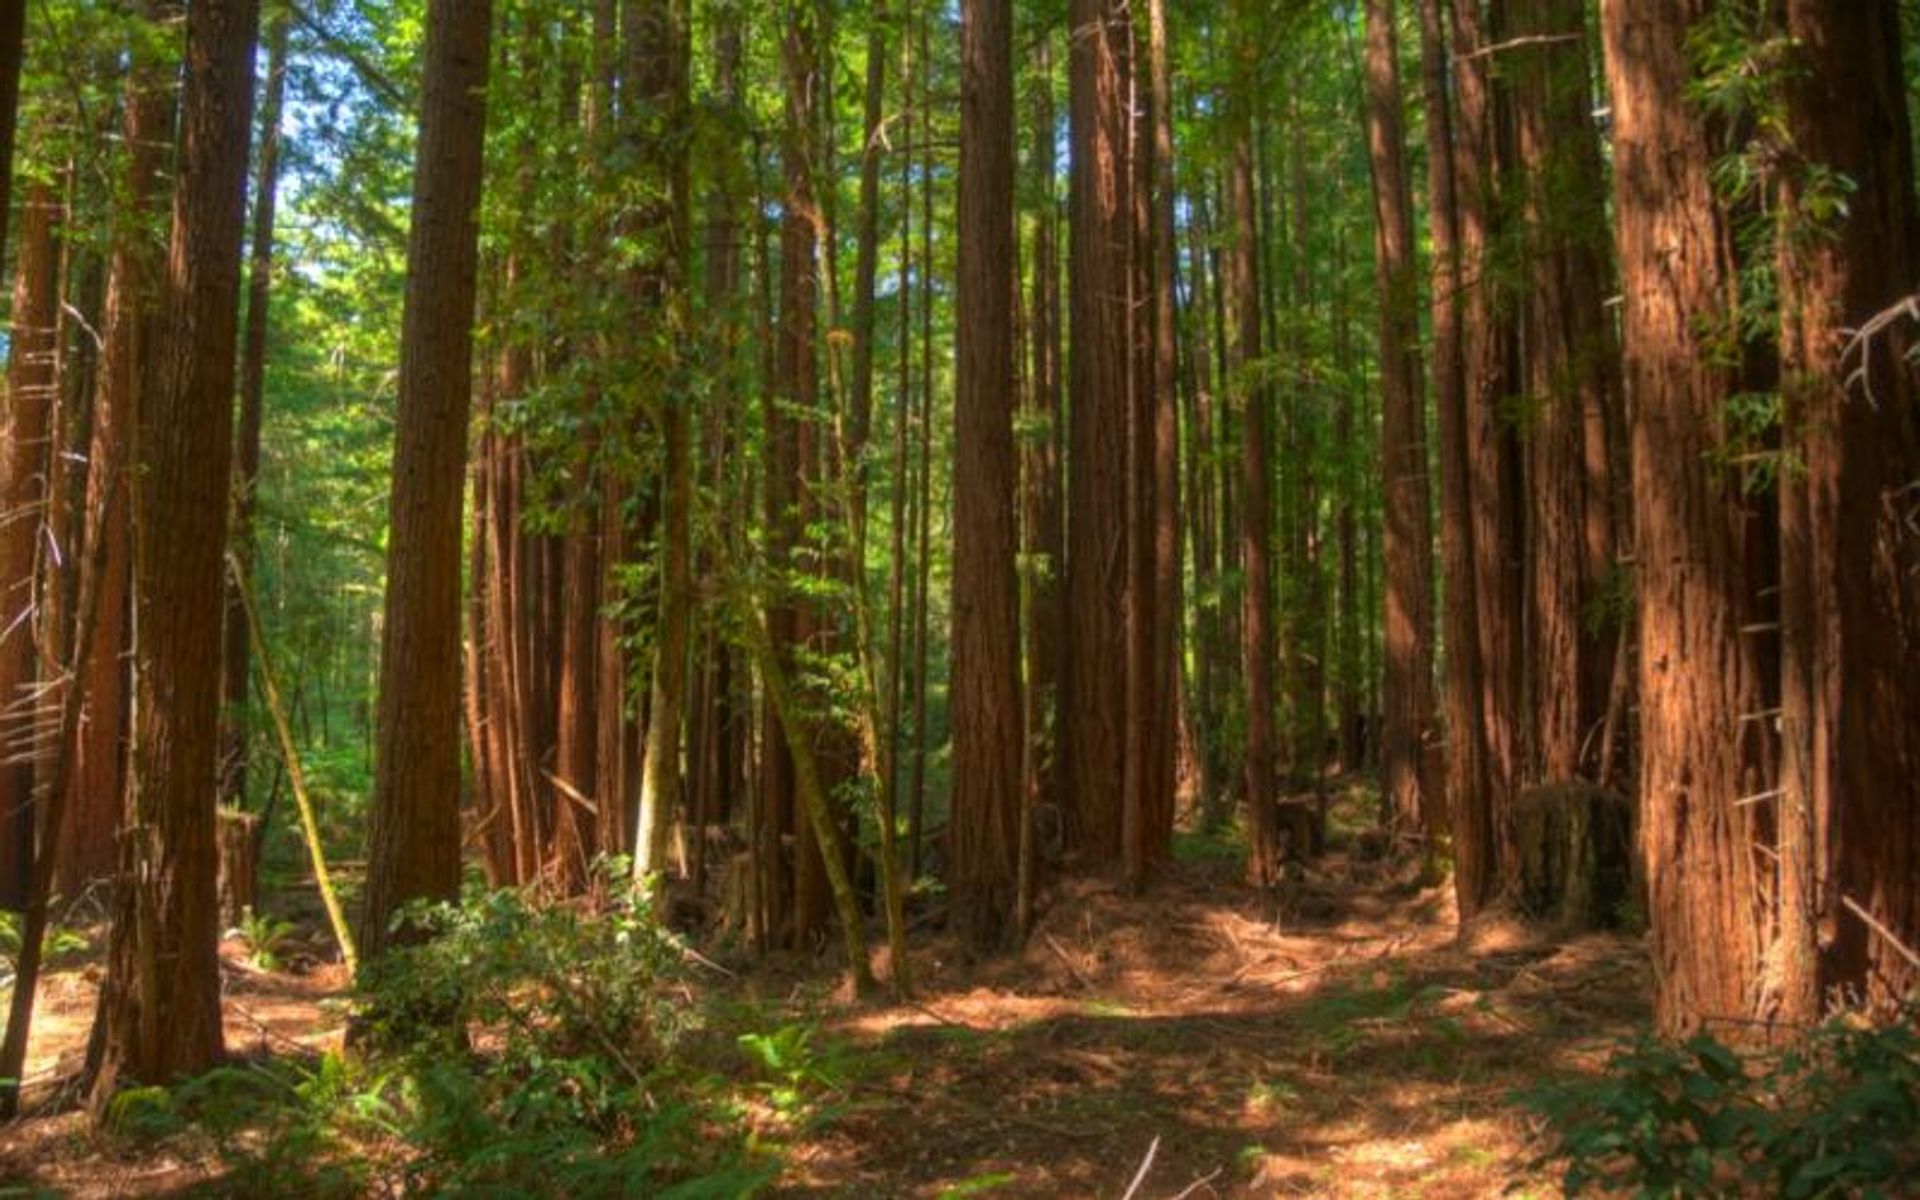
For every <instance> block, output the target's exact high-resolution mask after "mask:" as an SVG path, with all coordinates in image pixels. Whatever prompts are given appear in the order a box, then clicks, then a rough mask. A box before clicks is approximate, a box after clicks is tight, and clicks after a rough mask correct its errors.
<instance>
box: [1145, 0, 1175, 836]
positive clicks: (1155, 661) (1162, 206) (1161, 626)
mask: <svg viewBox="0 0 1920 1200" xmlns="http://www.w3.org/2000/svg"><path fill="white" fill-rule="evenodd" d="M1147 30H1148V39H1147V47H1148V50H1147V57H1148V74H1149V75H1150V77H1151V89H1150V90H1151V93H1152V104H1151V108H1152V111H1153V132H1152V137H1151V139H1150V141H1151V144H1152V150H1153V152H1152V154H1151V156H1150V159H1149V161H1150V182H1151V185H1152V186H1151V191H1150V196H1151V202H1150V204H1149V206H1148V219H1149V222H1150V237H1149V238H1148V242H1149V244H1150V252H1143V257H1145V258H1146V259H1147V260H1148V261H1149V262H1150V266H1151V277H1152V289H1151V294H1152V305H1151V309H1152V315H1153V319H1152V329H1151V338H1150V341H1151V345H1152V352H1153V353H1152V356H1153V370H1152V374H1151V381H1150V386H1148V393H1147V403H1146V405H1145V409H1146V414H1145V415H1146V420H1147V422H1148V426H1149V433H1150V437H1149V458H1150V460H1151V467H1152V475H1153V506H1152V512H1151V513H1150V514H1149V516H1150V523H1151V526H1152V531H1153V532H1152V540H1153V552H1152V565H1153V572H1152V574H1153V578H1152V594H1153V616H1154V620H1153V636H1152V641H1151V646H1150V648H1149V652H1148V655H1147V669H1148V670H1149V671H1151V672H1152V676H1153V678H1152V686H1151V687H1150V689H1149V694H1150V695H1151V696H1152V698H1153V707H1152V715H1151V721H1152V724H1151V730H1150V731H1151V733H1152V737H1153V741H1152V750H1151V752H1150V753H1149V755H1148V758H1147V761H1148V767H1149V769H1150V771H1151V778H1150V779H1149V780H1148V783H1147V802H1148V803H1147V811H1146V814H1145V818H1146V819H1145V826H1146V828H1145V831H1144V832H1145V836H1146V839H1147V844H1146V847H1145V852H1146V857H1147V859H1148V861H1150V862H1153V863H1164V862H1166V861H1168V860H1170V859H1171V858H1172V856H1173V824H1174V815H1175V814H1174V807H1175V805H1174V787H1175V783H1174V775H1175V771H1174V760H1175V758H1176V749H1177V742H1178V730H1179V722H1178V719H1177V707H1178V702H1179V695H1180V668H1179V656H1180V636H1179V634H1180V608H1181V595H1180V502H1181V494H1180V430H1179V407H1178V406H1179V391H1178V388H1179V381H1178V374H1179V368H1180V361H1179V335H1178V331H1177V329H1176V328H1175V319H1176V316H1177V313H1176V309H1175V304H1174V294H1175V291H1176V284H1177V282H1178V281H1177V279H1176V278H1175V274H1174V272H1175V259H1174V227H1173V226H1174V213H1173V210H1174V201H1175V199H1176V197H1175V194H1174V184H1173V68H1172V65H1171V51H1170V50H1169V48H1168V45H1167V14H1166V3H1165V0H1149V4H1148V6H1147ZM1143 386H1147V384H1146V381H1143Z"/></svg>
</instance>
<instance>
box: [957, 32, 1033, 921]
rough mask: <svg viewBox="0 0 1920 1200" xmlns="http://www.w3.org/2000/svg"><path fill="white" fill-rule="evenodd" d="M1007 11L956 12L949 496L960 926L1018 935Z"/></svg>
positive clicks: (1009, 36) (1017, 674)
mask: <svg viewBox="0 0 1920 1200" xmlns="http://www.w3.org/2000/svg"><path fill="white" fill-rule="evenodd" d="M1013 128H1014V125H1013V7H1012V4H1011V3H1010V0H965V3H964V4H963V5H962V8H961V13H960V213H959V237H960V240H961V242H962V244H963V245H965V246H966V253H964V254H962V255H961V256H960V290H959V308H958V319H959V325H958V331H957V334H956V337H957V339H958V344H957V348H956V349H957V359H958V361H957V364H956V391H955V397H954V477H953V478H954V496H953V506H954V511H953V526H954V540H953V579H954V585H953V684H952V687H953V880H952V888H953V901H954V920H955V924H956V925H957V926H958V927H959V928H960V930H961V932H962V934H963V935H964V936H965V937H966V938H967V939H968V940H969V941H970V942H972V943H973V944H974V945H975V946H978V947H980V948H982V949H991V948H994V947H996V946H997V945H999V944H1001V943H1003V942H1004V941H1005V940H1006V938H1007V937H1008V935H1009V934H1010V933H1011V932H1012V931H1013V923H1012V917H1013V915H1014V901H1015V888H1016V884H1017V867H1018V860H1019V844H1020V778H1021V777H1020V763H1021V756H1020V743H1021V711H1022V710H1021V706H1020V592H1019V583H1018V579H1017V576H1016V573H1015V556H1016V554H1017V552H1018V543H1017V540H1016V530H1015V523H1014V506H1013V500H1014V487H1015V482H1016V471H1015V459H1014V449H1013V412H1014V406H1015V404H1016V402H1017V394H1018V393H1017V387H1016V372H1015V366H1014V329H1013V298H1014V289H1015V287H1016V286H1017V283H1016V277H1015V268H1014V208H1013V176H1014V151H1013V146H1014V138H1013Z"/></svg>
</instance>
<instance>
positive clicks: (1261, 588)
mask: <svg viewBox="0 0 1920 1200" xmlns="http://www.w3.org/2000/svg"><path fill="white" fill-rule="evenodd" d="M1229 20H1230V22H1231V23H1232V24H1233V26H1234V28H1235V29H1236V30H1237V33H1236V37H1235V40H1236V41H1238V39H1239V37H1240V36H1242V35H1245V36H1251V33H1252V26H1251V24H1250V23H1251V22H1252V21H1253V20H1254V17H1253V15H1252V13H1251V12H1250V10H1249V9H1248V8H1247V7H1246V5H1245V4H1244V3H1241V4H1237V5H1236V6H1235V8H1234V9H1233V11H1232V13H1231V15H1230V17H1229ZM1254 86H1255V76H1254V75H1253V74H1252V72H1251V70H1250V68H1245V67H1243V69H1242V73H1241V74H1240V75H1239V76H1238V77H1236V78H1235V79H1234V80H1233V83H1232V87H1231V90H1230V91H1229V93H1228V108H1227V125H1228V138H1229V152H1230V154H1231V158H1230V160H1229V162H1228V166H1227V209H1228V213H1227V221H1228V228H1229V230H1230V231H1231V237H1230V241H1229V244H1228V246H1227V248H1226V251H1225V255H1224V257H1225V259H1226V263H1225V280H1224V282H1223V284H1222V290H1223V291H1224V292H1225V293H1226V298H1227V312H1228V330H1227V337H1228V358H1227V373H1228V383H1227V387H1228V391H1229V394H1230V395H1232V396H1233V398H1234V400H1235V402H1236V403H1235V406H1236V408H1237V409H1238V411H1239V416H1240V430H1241V445H1240V492H1239V495H1238V496H1237V497H1236V499H1237V500H1238V502H1239V515H1240V520H1239V524H1240V570H1241V575H1242V581H1241V588H1242V591H1241V604H1240V637H1241V651H1240V664H1241V672H1242V674H1243V676H1244V685H1245V694H1246V764H1245V770H1246V779H1245V784H1244V787H1245V800H1246V806H1247V816H1248V821H1247V828H1248V829H1249V830H1250V831H1251V841H1250V844H1249V847H1248V853H1249V858H1250V861H1249V862H1248V871H1247V873H1248V875H1249V877H1250V878H1252V879H1253V881H1254V882H1255V883H1257V884H1259V885H1261V886H1262V887H1266V886H1270V885H1272V884H1273V883H1275V882H1276V881H1277V880H1278V879H1279V871H1280V852H1281V846H1280V827H1279V821H1278V813H1277V812H1276V810H1275V809H1274V805H1273V800H1274V797H1273V783H1274V760H1275V753H1276V750H1277V746H1276V745H1275V742H1276V735H1275V730H1274V694H1273V665H1274V637H1273V502H1272V491H1271V489H1272V479H1273V468H1272V466H1271V456H1272V453H1273V439H1272V434H1271V432H1270V431H1269V425H1268V413H1269V411H1270V407H1271V405H1270V401H1269V389H1268V387H1267V381H1266V362H1265V359H1264V356H1263V351H1262V348H1261V319H1260V281H1259V277H1258V270H1257V267H1256V264H1257V262H1258V261H1259V254H1258V247H1259V244H1260V243H1259V237H1258V233H1257V227H1258V221H1259V217H1258V214H1257V213H1256V211H1255V203H1254V199H1255V198H1254V179H1253V165H1254V164H1253V113H1252V105H1253V93H1254Z"/></svg>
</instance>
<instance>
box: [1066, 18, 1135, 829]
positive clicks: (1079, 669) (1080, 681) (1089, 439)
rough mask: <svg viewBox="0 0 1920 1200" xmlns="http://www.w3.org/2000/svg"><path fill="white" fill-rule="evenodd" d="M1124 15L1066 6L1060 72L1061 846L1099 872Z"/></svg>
mask: <svg viewBox="0 0 1920 1200" xmlns="http://www.w3.org/2000/svg"><path fill="white" fill-rule="evenodd" d="M1128 13H1129V9H1128V8H1127V6H1126V5H1125V4H1124V3H1121V2H1119V0H1072V3H1071V4H1070V5H1069V8H1068V23H1069V26H1070V28H1071V29H1072V38H1071V41H1070V45H1071V51H1070V54H1069V56H1068V60H1067V70H1068V83H1069V88H1068V92H1069V124H1070V127H1071V146H1072V167H1071V172H1070V175H1069V192H1068V208H1069V219H1070V221H1071V223H1072V238H1071V245H1070V251H1071V253H1070V257H1069V263H1068V310H1069V311H1068V319H1069V336H1070V338H1071V342H1070V353H1069V355H1068V360H1069V361H1068V369H1069V370H1068V393H1069V398H1070V401H1071V404H1070V408H1071V415H1070V418H1069V419H1070V421H1071V431H1070V435H1069V452H1068V462H1069V463H1070V464H1071V468H1070V470H1069V471H1068V474H1067V484H1068V492H1067V611H1068V612H1070V613H1076V614H1079V617H1078V619H1074V620H1070V621H1069V622H1068V624H1067V647H1066V677H1065V680H1064V686H1063V693H1062V697H1061V732H1062V749H1063V752H1064V761H1063V764H1062V765H1063V774H1064V778H1065V784H1066V792H1067V802H1068V808H1067V813H1066V816H1067V821H1066V825H1067V837H1068V841H1069V842H1070V843H1071V844H1072V845H1074V846H1076V847H1077V848H1078V849H1080V850H1081V851H1082V852H1084V853H1085V854H1086V855H1087V856H1088V858H1089V860H1090V861H1091V862H1093V863H1097V864H1112V863H1114V862H1117V861H1118V859H1119V857H1120V852H1121V810H1122V796H1123V795H1124V776H1123V771H1122V764H1123V763H1124V762H1125V760H1126V739H1127V730H1126V686H1125V682H1126V677H1125V672H1126V664H1127V661H1128V658H1127V643H1126V626H1125V623H1124V620H1123V619H1122V618H1123V612H1124V610H1123V605H1124V603H1125V598H1126V591H1127V571H1126V566H1127V560H1126V546H1127V512H1128V507H1127V494H1128V492H1127V465H1128V455H1127V434H1128V430H1129V428H1130V425H1129V408H1128V406H1129V401H1130V399H1131V396H1132V391H1131V389H1132V380H1131V372H1132V370H1133V365H1134V364H1133V357H1132V336H1131V329H1132V325H1133V318H1132V314H1131V313H1130V312H1129V307H1128V300H1129V297H1130V295H1131V285H1130V275H1131V273H1132V251H1131V247H1132V243H1133V223H1134V213H1133V200H1132V190H1133V172H1132V170H1131V168H1130V166H1129V163H1130V151H1129V143H1130V140H1131V139H1130V138H1129V136H1128V116H1127V110H1128V104H1129V102H1130V97H1131V89H1132V61H1131V58H1130V53H1129V51H1130V47H1131V44H1132V30H1131V18H1130V17H1129V15H1128Z"/></svg>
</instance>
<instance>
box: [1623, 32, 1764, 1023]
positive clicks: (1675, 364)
mask: <svg viewBox="0 0 1920 1200" xmlns="http://www.w3.org/2000/svg"><path fill="white" fill-rule="evenodd" d="M1711 7H1712V5H1711V3H1710V2H1709V0H1606V3H1604V4H1603V5H1602V8H1601V14H1602V26H1603V28H1604V31H1605V36H1606V60H1607V80H1608V84H1609V86H1610V90H1611V92H1612V101H1613V137H1614V142H1613V144H1614V211H1615V214H1616V229H1615V237H1616V240H1617V244H1618V249H1619V259H1620V273H1621V281H1622V284H1623V291H1624V293H1625V297H1626V299H1625V312H1624V319H1623V323H1622V333H1623V345H1624V348H1625V383H1626V387H1627V392H1628V394H1629V395H1630V396H1631V397H1632V401H1633V404H1632V407H1633V414H1634V416H1633V424H1632V456H1633V481H1634V487H1633V492H1634V510H1635V511H1634V515H1635V536H1636V539H1637V546H1638V557H1639V563H1638V567H1637V584H1636V590H1637V594H1638V604H1639V620H1640V662H1639V690H1640V739H1641V745H1640V751H1641V757H1640V763H1641V766H1640V849H1641V853H1642V854H1643V855H1644V860H1645V871H1646V880H1647V893H1648V895H1647V900H1648V918H1649V922H1650V925H1651V928H1652V935H1653V960H1654V977H1655V1006H1654V1011H1655V1018H1656V1020H1657V1022H1658V1024H1659V1025H1660V1026H1661V1028H1662V1029H1664V1030H1666V1031H1668V1032H1680V1031H1685V1030H1690V1029H1693V1028H1697V1027H1698V1026H1700V1025H1701V1024H1702V1023H1703V1022H1704V1021H1706V1020H1707V1019H1709V1018H1713V1017H1733V1018H1742V1017H1747V1016H1751V1015H1753V1011H1754V1005H1755V1002H1756V1000H1757V999H1758V998H1759V989H1758V988H1757V986H1756V985H1757V982H1758V969H1759V965H1760V963H1761V961H1762V956H1763V953H1764V951H1765V942H1766V939H1767V936H1768V931H1769V925H1770V923H1769V922H1768V920H1767V918H1766V914H1765V911H1764V906H1763V905H1759V904H1756V903H1755V902H1754V897H1755V895H1756V888H1757V887H1758V885H1759V883H1760V881H1759V880H1758V879H1757V878H1756V872H1757V871H1758V870H1759V869H1760V867H1759V863H1760V861H1761V859H1760V855H1759V854H1758V853H1756V852H1755V849H1754V843H1755V840H1756V837H1757V835H1758V832H1759V831H1758V820H1759V814H1758V810H1757V809H1756V807H1755V806H1754V805H1753V804H1743V803H1741V801H1742V800H1743V799H1745V798H1747V797H1748V796H1750V795H1757V794H1759V793H1760V792H1762V791H1764V790H1767V788H1768V787H1769V786H1770V781H1768V780H1766V779H1765V777H1764V775H1763V772H1762V767H1763V762H1762V754H1763V750H1764V747H1763V746H1762V745H1761V744H1760V743H1761V739H1762V738H1763V736H1764V734H1763V730H1762V726H1761V723H1760V721H1759V720H1758V719H1756V714H1759V713H1760V712H1762V711H1763V710H1764V709H1765V708H1767V707H1768V703H1767V699H1766V691H1767V689H1766V686H1765V683H1764V680H1763V671H1764V663H1763V660H1762V656H1761V654H1760V651H1759V645H1758V643H1759V638H1758V637H1757V636H1756V634H1757V633H1759V632H1762V631H1760V630H1758V629H1756V628H1743V627H1753V626H1760V625H1764V624H1767V620H1766V614H1764V613H1763V612H1762V611H1760V609H1759V607H1758V605H1759V603H1760V599H1761V597H1760V593H1761V592H1762V591H1763V590H1766V588H1767V586H1768V585H1767V582H1766V580H1765V579H1764V578H1763V577H1756V573H1755V571H1754V570H1753V568H1752V563H1753V562H1754V561H1755V559H1757V558H1759V557H1760V555H1759V554H1757V553H1756V550H1757V549H1758V548H1757V547H1756V546H1755V545H1754V541H1755V539H1756V538H1760V537H1764V536H1765V532H1766V530H1765V523H1764V521H1763V520H1762V519H1761V514H1759V513H1758V512H1757V511H1756V509H1757V504H1756V502H1755V501H1754V500H1753V499H1752V498H1751V497H1749V496H1747V495H1745V494H1743V489H1742V485H1741V481H1740V479H1739V478H1738V477H1737V476H1736V474H1735V473H1734V472H1731V471H1728V470H1724V469H1717V468H1716V466H1715V465H1714V464H1715V460H1716V458H1719V459H1722V460H1724V458H1725V456H1726V454H1727V443H1726V431H1725V422H1724V419H1723V415H1724V410H1725V406H1726V403H1727V401H1728V399H1729V398H1730V397H1732V396H1733V395H1735V394H1736V393H1738V392H1741V391H1744V390H1746V389H1747V381H1746V379H1745V378H1744V376H1743V372H1742V370H1741V366H1740V364H1739V363H1738V362H1737V361H1730V360H1729V357H1728V355H1726V354H1725V353H1724V352H1723V348H1722V346H1721V345H1720V343H1721V342H1722V340H1723V339H1724V335H1725V330H1726V326H1727V324H1728V320H1729V314H1728V313H1727V297H1728V296H1729V295H1731V294H1733V291H1734V288H1733V278H1734V272H1735V269H1736V267H1735V263H1734V262H1733V261H1731V258H1730V247H1731V245H1732V244H1733V237H1732V235H1731V232H1730V230H1729V228H1728V219H1727V215H1726V213H1725V212H1724V210H1723V208H1722V206H1721V204H1720V202H1719V200H1718V199H1717V197H1716V195H1715V192H1714V186H1713V179H1712V168H1713V164H1714V162H1715V160H1716V158H1717V157H1718V156H1719V154H1720V149H1721V148H1720V147H1719V146H1717V145H1716V144H1715V140H1714V133H1715V126H1714V123H1712V122H1709V121H1706V120H1703V119H1702V116H1701V114H1700V112H1699V111H1697V110H1696V109H1695V107H1694V106H1693V105H1692V104H1690V103H1689V101H1688V84H1689V82H1690V80H1691V78H1692V68H1691V64H1690V62H1689V59H1688V56H1687V50H1686V44H1687V35H1688V32H1689V30H1691V29H1692V28H1693V27H1694V26H1695V25H1696V23H1698V22H1699V21H1700V20H1701V19H1702V18H1703V17H1705V16H1706V15H1707V12H1708V10H1709V9H1710V8H1711Z"/></svg>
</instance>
